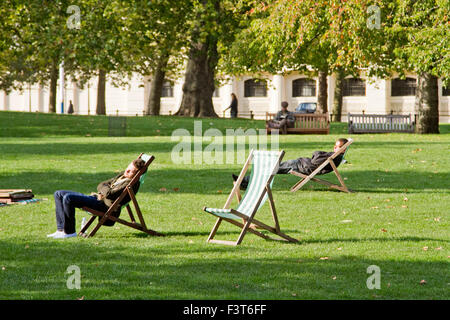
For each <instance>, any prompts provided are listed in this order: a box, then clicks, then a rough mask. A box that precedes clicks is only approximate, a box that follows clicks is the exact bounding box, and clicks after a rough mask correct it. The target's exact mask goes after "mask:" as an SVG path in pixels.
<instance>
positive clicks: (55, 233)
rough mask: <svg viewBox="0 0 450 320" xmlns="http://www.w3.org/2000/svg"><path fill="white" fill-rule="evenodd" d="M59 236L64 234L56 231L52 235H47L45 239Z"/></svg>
mask: <svg viewBox="0 0 450 320" xmlns="http://www.w3.org/2000/svg"><path fill="white" fill-rule="evenodd" d="M61 234H64V231H59V230H56V232H54V233H52V234H48V235H47V238H54V237H55V236H57V235H61Z"/></svg>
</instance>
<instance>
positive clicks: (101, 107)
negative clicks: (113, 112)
mask: <svg viewBox="0 0 450 320" xmlns="http://www.w3.org/2000/svg"><path fill="white" fill-rule="evenodd" d="M105 93H106V72H105V71H104V70H99V72H98V85H97V111H96V113H97V114H99V115H102V114H106V101H105Z"/></svg>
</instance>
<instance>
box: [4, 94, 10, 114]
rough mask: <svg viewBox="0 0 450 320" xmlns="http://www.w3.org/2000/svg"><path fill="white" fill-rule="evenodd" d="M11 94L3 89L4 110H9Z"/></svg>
mask: <svg viewBox="0 0 450 320" xmlns="http://www.w3.org/2000/svg"><path fill="white" fill-rule="evenodd" d="M9 102H10V98H9V94H7V93H6V91H3V110H5V111H6V110H9Z"/></svg>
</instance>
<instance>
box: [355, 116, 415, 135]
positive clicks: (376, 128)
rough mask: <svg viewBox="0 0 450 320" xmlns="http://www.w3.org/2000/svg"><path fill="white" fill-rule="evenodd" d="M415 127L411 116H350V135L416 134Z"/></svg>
mask: <svg viewBox="0 0 450 320" xmlns="http://www.w3.org/2000/svg"><path fill="white" fill-rule="evenodd" d="M414 126H415V122H414V121H413V120H412V118H411V114H409V115H400V114H351V113H349V114H348V133H383V132H409V133H414Z"/></svg>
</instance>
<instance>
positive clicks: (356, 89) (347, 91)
mask: <svg viewBox="0 0 450 320" xmlns="http://www.w3.org/2000/svg"><path fill="white" fill-rule="evenodd" d="M342 91H343V92H342V95H343V96H344V97H348V96H365V95H366V82H365V81H364V80H362V79H358V78H348V79H344V81H343V86H342Z"/></svg>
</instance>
